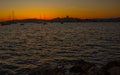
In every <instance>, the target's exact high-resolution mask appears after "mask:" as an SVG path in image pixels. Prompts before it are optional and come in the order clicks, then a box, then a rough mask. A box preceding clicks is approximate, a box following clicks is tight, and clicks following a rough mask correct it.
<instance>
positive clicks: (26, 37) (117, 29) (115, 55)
mask: <svg viewBox="0 0 120 75" xmlns="http://www.w3.org/2000/svg"><path fill="white" fill-rule="evenodd" d="M80 59H84V60H86V61H89V62H93V63H96V64H104V63H106V62H108V61H111V60H117V59H120V23H119V22H118V23H112V22H109V23H107V22H105V23H104V22H101V23H64V24H59V23H49V24H46V25H43V24H30V23H27V24H25V25H22V26H21V25H20V24H16V25H10V26H0V63H5V64H10V65H16V66H19V67H21V68H22V67H25V68H31V67H36V66H38V65H40V64H42V63H46V62H47V63H53V64H55V63H57V64H65V63H66V62H67V61H72V60H80Z"/></svg>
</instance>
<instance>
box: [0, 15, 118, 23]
mask: <svg viewBox="0 0 120 75" xmlns="http://www.w3.org/2000/svg"><path fill="white" fill-rule="evenodd" d="M43 22H61V23H63V22H120V17H118V18H96V19H80V18H72V17H69V16H66V17H64V18H59V17H58V18H54V19H51V20H42V19H23V20H14V21H13V20H12V21H11V20H10V21H5V22H0V24H1V25H2V24H3V25H6V24H12V23H43Z"/></svg>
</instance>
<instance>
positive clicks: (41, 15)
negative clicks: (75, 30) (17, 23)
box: [0, 0, 120, 21]
mask: <svg viewBox="0 0 120 75" xmlns="http://www.w3.org/2000/svg"><path fill="white" fill-rule="evenodd" d="M119 3H120V0H0V5H1V7H0V21H2V20H10V19H11V16H12V11H14V18H15V19H26V18H37V19H52V18H56V17H64V16H67V15H68V16H70V17H77V18H114V17H120V10H119V9H120V6H119Z"/></svg>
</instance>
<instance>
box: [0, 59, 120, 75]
mask: <svg viewBox="0 0 120 75" xmlns="http://www.w3.org/2000/svg"><path fill="white" fill-rule="evenodd" d="M0 75H120V60H116V61H110V62H108V63H107V64H105V65H103V66H101V67H98V66H97V65H95V64H93V63H90V62H86V61H84V60H79V61H75V62H72V63H70V64H67V65H51V64H49V63H46V64H42V65H40V66H37V67H35V68H20V67H18V66H14V65H8V64H5V63H0Z"/></svg>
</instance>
